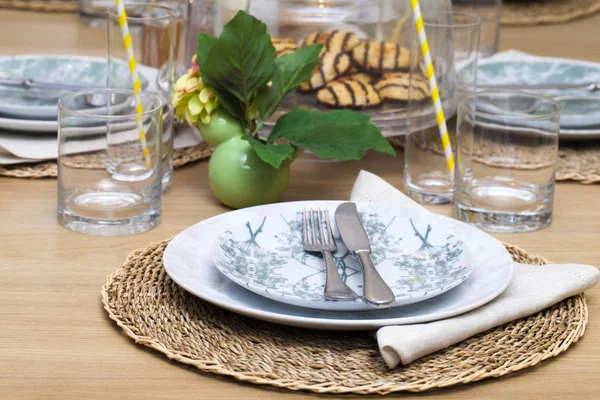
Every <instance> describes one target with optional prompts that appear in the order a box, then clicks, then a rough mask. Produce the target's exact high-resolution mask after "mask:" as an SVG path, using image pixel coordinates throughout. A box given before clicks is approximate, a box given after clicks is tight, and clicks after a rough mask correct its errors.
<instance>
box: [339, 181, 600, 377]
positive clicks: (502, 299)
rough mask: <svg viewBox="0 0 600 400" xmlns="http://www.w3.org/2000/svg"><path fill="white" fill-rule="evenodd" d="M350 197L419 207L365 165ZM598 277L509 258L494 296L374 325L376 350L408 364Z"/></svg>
mask: <svg viewBox="0 0 600 400" xmlns="http://www.w3.org/2000/svg"><path fill="white" fill-rule="evenodd" d="M350 199H351V200H352V201H362V202H368V203H374V202H377V203H383V204H392V205H399V206H403V207H419V208H422V207H421V206H420V205H418V204H417V203H415V202H414V201H412V200H411V199H409V198H408V197H407V196H405V195H404V194H402V193H401V192H400V191H399V190H397V189H396V188H394V187H393V186H392V185H390V184H389V183H387V182H385V181H384V180H383V179H381V178H379V177H378V176H376V175H373V174H371V173H370V172H366V171H361V172H360V174H359V175H358V178H357V179H356V183H355V184H354V188H353V189H352V194H351V196H350ZM599 278H600V272H599V271H598V269H596V268H595V267H592V266H589V265H577V264H562V265H557V264H551V265H544V266H543V267H539V266H532V265H524V264H515V271H514V276H513V280H512V282H511V283H510V285H509V286H508V288H507V289H506V290H505V291H504V292H503V293H502V294H501V295H500V296H498V297H497V298H496V299H494V300H492V301H491V302H489V303H488V304H486V305H484V306H481V307H479V308H477V309H475V310H473V311H470V312H468V313H465V314H462V315H459V316H456V317H453V318H448V319H444V320H440V321H434V322H429V323H424V324H414V325H401V326H387V327H384V328H380V329H379V330H378V331H377V343H378V345H379V350H380V352H381V355H382V356H383V358H384V360H385V362H386V363H387V365H388V366H389V367H390V368H394V367H396V366H397V365H398V364H408V363H410V362H412V361H414V360H416V359H418V358H420V357H423V356H425V355H427V354H431V353H433V352H436V351H438V350H441V349H444V348H446V347H448V346H451V345H453V344H455V343H458V342H461V341H463V340H465V339H467V338H469V337H471V336H473V335H476V334H478V333H480V332H484V331H487V330H489V329H491V328H494V327H496V326H499V325H502V324H505V323H508V322H510V321H514V320H516V319H519V318H523V317H526V316H528V315H531V314H534V313H536V312H538V311H541V310H543V309H545V308H548V307H550V306H552V305H554V304H556V303H558V302H559V301H561V300H564V299H566V298H568V297H571V296H574V295H576V294H579V293H582V292H583V291H585V290H587V289H589V288H591V287H593V286H594V285H595V284H596V283H597V282H598V279H599Z"/></svg>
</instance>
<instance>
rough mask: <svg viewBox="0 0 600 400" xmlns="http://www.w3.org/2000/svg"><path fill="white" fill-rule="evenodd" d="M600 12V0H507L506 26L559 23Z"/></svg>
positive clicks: (502, 16) (503, 23) (503, 19)
mask: <svg viewBox="0 0 600 400" xmlns="http://www.w3.org/2000/svg"><path fill="white" fill-rule="evenodd" d="M598 12H600V0H530V1H525V0H505V1H504V4H503V5H502V15H501V21H502V25H505V26H518V25H521V26H522V25H537V24H557V23H562V22H567V21H572V20H575V19H578V18H583V17H587V16H591V15H594V14H596V13H598Z"/></svg>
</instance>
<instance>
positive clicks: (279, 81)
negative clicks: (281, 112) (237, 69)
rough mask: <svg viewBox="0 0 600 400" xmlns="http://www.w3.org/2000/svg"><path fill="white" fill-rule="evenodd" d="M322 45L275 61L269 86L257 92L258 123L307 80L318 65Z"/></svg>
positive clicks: (297, 51) (304, 48) (306, 47)
mask: <svg viewBox="0 0 600 400" xmlns="http://www.w3.org/2000/svg"><path fill="white" fill-rule="evenodd" d="M322 48H323V45H322V44H320V43H319V44H314V45H310V46H305V47H301V48H299V49H298V50H296V51H295V52H293V53H291V54H286V55H283V56H281V57H279V58H278V59H277V60H275V67H276V70H275V75H274V77H273V79H272V81H271V82H272V83H271V86H270V87H269V86H263V87H261V88H260V89H259V91H258V97H257V100H258V110H259V114H260V121H261V122H264V121H266V120H268V119H269V117H270V116H271V115H272V114H273V112H275V110H276V109H277V107H278V106H279V103H281V100H283V98H284V96H285V95H286V94H288V93H289V92H290V91H291V90H293V89H294V88H295V87H296V86H298V85H299V84H301V83H302V82H304V81H306V80H308V79H309V78H310V76H311V75H312V71H313V70H314V69H315V67H316V66H317V65H318V64H319V53H320V52H321V49H322Z"/></svg>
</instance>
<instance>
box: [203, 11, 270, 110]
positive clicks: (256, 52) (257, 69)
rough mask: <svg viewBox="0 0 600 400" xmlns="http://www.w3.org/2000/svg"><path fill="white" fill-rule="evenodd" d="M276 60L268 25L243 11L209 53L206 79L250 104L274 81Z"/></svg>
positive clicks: (232, 21)
mask: <svg viewBox="0 0 600 400" xmlns="http://www.w3.org/2000/svg"><path fill="white" fill-rule="evenodd" d="M274 57H275V48H274V47H273V45H272V44H271V37H270V36H269V34H268V33H267V26H266V25H265V24H264V23H262V22H260V21H259V20H257V19H256V18H254V17H253V16H251V15H248V14H247V13H245V12H244V11H239V12H238V13H237V14H236V16H235V17H233V19H232V20H231V21H229V22H228V23H227V24H226V25H225V26H224V27H223V32H222V33H221V36H219V38H218V39H217V41H216V43H215V44H214V45H213V46H212V48H211V49H210V51H209V52H208V58H207V59H206V61H205V63H204V65H203V68H202V78H203V79H204V80H205V82H206V83H208V85H209V86H210V87H211V88H213V89H219V90H221V91H228V92H230V93H231V94H233V95H234V96H235V97H236V98H238V99H239V100H240V101H241V102H242V103H244V104H246V105H248V104H250V103H251V102H252V99H253V95H254V93H255V92H256V91H257V90H258V88H259V87H261V86H263V85H265V84H266V83H267V82H269V81H270V80H271V79H272V77H273V73H274V72H275V61H274Z"/></svg>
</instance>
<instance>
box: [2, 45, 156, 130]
mask: <svg viewBox="0 0 600 400" xmlns="http://www.w3.org/2000/svg"><path fill="white" fill-rule="evenodd" d="M106 68H107V62H106V58H100V57H84V56H44V55H27V56H9V57H0V77H3V78H12V79H33V80H37V81H43V82H51V83H68V84H69V85H75V86H81V87H82V88H85V87H88V88H91V87H97V88H104V87H106V80H107V70H106ZM115 74H116V75H117V77H118V78H117V81H118V82H120V81H123V82H127V80H128V79H129V71H128V69H127V65H126V64H124V63H123V64H122V65H119V66H118V67H117V72H116V73H115ZM140 80H141V81H142V88H144V89H145V88H147V87H148V84H149V81H148V79H147V78H146V77H144V76H142V75H141V74H140ZM116 86H117V87H124V86H123V85H120V84H118V83H117V85H116ZM0 90H1V91H2V96H0V114H3V115H7V116H11V117H16V118H22V119H34V120H36V119H37V120H56V117H57V113H58V106H57V102H58V98H59V97H60V96H61V95H62V94H64V93H66V92H67V91H68V90H49V89H27V88H23V87H8V86H6V87H5V86H0Z"/></svg>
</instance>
